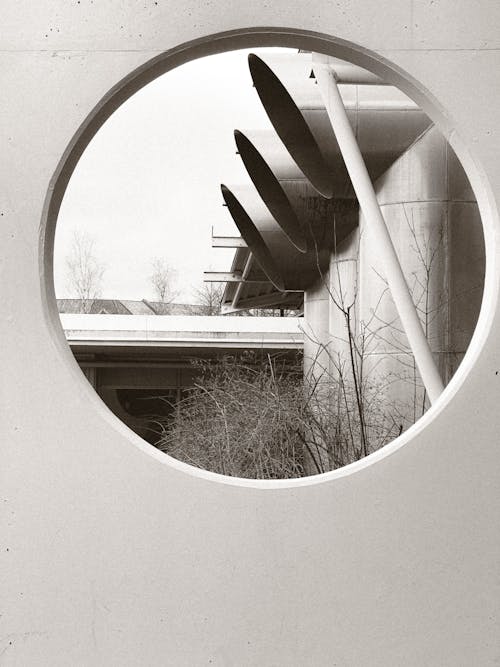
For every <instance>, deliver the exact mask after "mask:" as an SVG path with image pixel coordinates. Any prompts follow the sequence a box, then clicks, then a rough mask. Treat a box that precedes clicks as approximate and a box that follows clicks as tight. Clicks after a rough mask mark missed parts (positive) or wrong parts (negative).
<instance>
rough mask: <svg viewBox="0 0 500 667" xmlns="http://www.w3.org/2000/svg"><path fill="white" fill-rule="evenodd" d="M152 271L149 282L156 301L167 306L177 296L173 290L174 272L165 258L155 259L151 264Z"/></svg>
mask: <svg viewBox="0 0 500 667" xmlns="http://www.w3.org/2000/svg"><path fill="white" fill-rule="evenodd" d="M151 267H152V269H153V271H152V273H151V275H150V276H149V280H150V282H151V285H152V286H153V289H154V292H155V296H156V298H157V299H158V301H161V302H162V303H165V304H169V303H172V301H173V300H174V299H175V297H176V296H177V294H178V292H177V290H175V289H174V285H175V279H176V272H175V269H173V268H172V267H171V266H170V265H169V264H168V262H167V260H166V259H165V258H162V257H155V258H154V259H153V260H152V262H151Z"/></svg>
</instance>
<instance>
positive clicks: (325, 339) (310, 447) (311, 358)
mask: <svg viewBox="0 0 500 667" xmlns="http://www.w3.org/2000/svg"><path fill="white" fill-rule="evenodd" d="M329 313H330V293H329V273H328V272H326V273H325V275H324V276H323V277H322V278H320V279H319V280H317V281H316V283H314V285H313V286H312V287H310V288H309V289H307V290H306V291H305V293H304V392H305V396H306V399H307V401H308V405H309V407H310V410H311V414H312V415H313V422H314V423H313V424H312V426H311V428H310V429H308V430H307V431H308V432H307V433H305V439H306V441H307V444H306V445H305V447H306V452H305V466H306V471H307V472H308V473H309V474H311V475H313V474H315V473H318V472H326V471H327V470H330V469H331V462H330V461H329V455H328V443H327V439H326V438H325V428H326V424H325V419H326V418H327V416H328V406H329V393H330V356H331V353H332V349H331V337H330V319H329ZM314 418H315V419H314ZM316 422H317V423H316Z"/></svg>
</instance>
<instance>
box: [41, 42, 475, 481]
mask: <svg viewBox="0 0 500 667" xmlns="http://www.w3.org/2000/svg"><path fill="white" fill-rule="evenodd" d="M320 68H321V72H325V71H328V72H334V73H335V76H336V80H337V83H338V90H339V92H340V95H341V99H342V102H343V106H344V108H345V112H346V117H347V119H348V121H349V123H350V126H351V127H352V128H353V132H352V137H351V138H349V136H348V137H347V141H353V142H356V145H358V146H359V148H360V153H361V156H362V161H363V163H364V165H365V166H366V169H367V172H368V175H369V179H370V182H371V184H372V188H373V192H374V193H375V197H376V200H377V202H378V205H379V207H380V211H381V213H382V216H383V218H384V221H385V223H386V226H387V229H388V232H389V236H390V238H391V241H392V244H393V246H394V248H395V250H396V254H397V257H398V262H399V265H400V268H401V271H402V273H403V275H404V278H405V281H406V285H407V292H408V295H409V297H410V303H411V304H412V308H413V312H414V317H413V324H412V317H411V316H410V317H409V318H408V316H404V317H403V318H402V317H401V306H400V305H399V307H398V305H397V304H398V303H399V304H400V302H401V295H399V296H397V295H396V296H395V294H394V289H395V288H394V283H393V279H392V278H391V275H388V264H387V254H386V253H387V249H386V250H384V246H383V243H382V245H381V239H380V230H377V228H376V226H374V225H373V221H372V216H371V215H370V213H369V211H368V209H366V208H365V207H364V206H362V207H360V199H361V196H360V195H359V191H358V183H357V179H358V177H359V175H358V174H356V172H353V171H352V169H353V167H352V166H350V165H348V167H346V164H345V161H344V156H345V146H344V145H343V144H342V142H341V141H337V139H336V134H335V131H334V129H333V128H332V119H331V117H330V115H329V113H328V110H327V108H326V107H325V100H326V98H325V81H324V79H322V76H321V74H320ZM329 85H335V86H337V84H331V83H330V84H329ZM334 122H335V121H334ZM342 141H345V139H343V140H342ZM339 144H341V145H339ZM357 168H359V165H358V167H355V169H357ZM221 186H222V187H221ZM367 213H368V214H367ZM54 275H55V286H56V295H57V299H58V308H59V312H60V314H61V321H62V325H63V328H64V330H65V332H66V337H67V339H68V342H69V344H70V346H71V349H72V351H73V354H74V356H75V358H76V360H77V362H78V363H79V365H80V367H81V368H82V371H83V372H84V374H85V375H86V377H87V379H88V380H89V381H90V382H91V383H92V385H93V386H94V388H95V390H96V392H97V393H98V395H99V396H100V397H101V399H102V400H103V401H104V402H105V403H106V405H107V406H108V408H110V410H111V411H112V412H114V414H115V415H117V416H118V417H119V418H120V419H121V420H122V421H123V422H124V423H125V424H127V426H129V427H130V428H131V429H132V430H134V431H135V432H136V433H138V434H139V435H140V436H141V437H142V438H144V439H145V440H147V441H148V442H150V443H151V444H152V445H154V446H155V447H157V448H159V449H160V450H162V451H164V452H165V453H166V454H168V455H171V456H173V457H175V458H177V459H180V460H182V461H185V462H187V463H189V464H191V465H194V466H197V467H200V468H204V469H207V470H211V471H214V472H218V473H222V474H225V475H230V476H235V477H246V478H263V479H279V478H291V477H301V476H306V475H312V474H316V473H321V472H326V471H328V470H333V469H337V468H341V467H343V466H345V465H347V464H349V463H352V462H354V461H356V460H359V459H360V458H363V457H365V456H367V455H369V454H370V453H373V452H374V451H376V450H378V449H380V448H381V447H383V446H384V445H386V444H388V443H389V442H391V441H392V440H393V439H394V438H395V437H397V436H398V435H400V434H401V433H402V432H404V431H405V430H406V429H408V428H409V427H410V426H411V425H412V424H414V423H415V422H416V421H417V420H418V419H419V418H420V417H421V416H422V415H423V414H424V413H425V411H426V410H427V408H428V407H429V405H430V401H429V394H431V396H432V398H433V400H435V398H436V394H437V395H439V392H440V391H441V389H440V388H439V386H438V388H437V389H436V383H435V382H434V384H432V369H433V370H434V380H435V378H436V376H437V377H438V378H439V382H441V383H442V386H445V385H446V384H447V382H448V381H449V380H450V378H451V377H452V375H453V374H454V373H455V371H456V369H457V367H458V365H459V364H460V362H461V360H462V359H463V356H464V354H465V352H466V349H467V346H468V344H469V342H470V339H471V337H472V334H473V331H474V328H475V324H476V321H477V317H478V314H479V310H480V305H481V299H482V293H483V283H484V237H483V230H482V225H481V220H480V216H479V212H478V206H477V202H476V200H475V197H474V193H473V191H472V188H471V186H470V183H469V181H468V179H467V176H466V175H465V172H464V170H463V168H462V166H461V164H460V162H459V160H458V159H457V157H456V155H455V153H454V152H453V150H452V148H451V147H450V145H449V144H448V142H447V141H446V139H445V138H444V136H443V135H442V134H441V133H440V131H439V129H438V128H437V127H436V126H435V125H434V124H433V123H432V122H431V120H430V119H429V118H428V117H427V116H426V114H425V113H424V112H423V111H422V109H420V108H419V107H418V106H417V105H416V104H415V103H414V102H413V101H412V100H410V99H409V98H408V97H407V96H406V95H405V94H404V93H402V92H401V91H400V90H398V89H397V88H395V87H394V86H392V85H387V83H386V82H385V81H383V80H379V79H377V78H376V77H375V76H374V75H372V74H371V73H370V72H367V71H366V70H362V69H360V68H359V67H355V66H353V65H351V64H349V63H346V62H341V61H337V60H331V61H329V62H323V61H322V59H321V58H320V59H315V58H314V57H313V55H312V54H311V53H310V52H309V51H300V50H297V49H283V48H279V49H278V48H269V47H266V48H261V49H259V48H255V49H252V50H251V51H249V50H239V51H231V52H225V53H222V54H217V55H212V56H208V57H205V58H200V59H198V60H193V61H191V62H189V63H186V64H184V65H182V66H180V67H178V68H176V69H173V70H171V71H169V72H167V73H166V74H164V75H162V76H160V77H158V78H156V79H155V80H154V81H152V82H151V83H149V84H148V85H147V86H145V87H144V88H142V89H141V90H140V91H139V92H137V93H136V94H135V95H133V96H132V97H130V98H129V99H128V100H127V101H126V102H125V103H124V104H122V106H121V107H120V108H119V109H118V110H117V111H116V112H115V113H114V114H113V115H112V116H111V117H110V118H109V119H108V120H107V121H106V122H105V123H104V124H103V125H102V127H101V128H100V130H99V131H98V132H97V134H96V135H95V137H94V139H93V140H92V141H91V142H90V143H89V145H88V146H87V148H86V150H85V151H84V152H83V154H82V157H81V159H80V160H79V162H78V165H77V166H76V168H75V170H74V172H73V175H72V177H71V180H70V182H69V185H68V187H67V189H66V192H65V195H64V199H63V202H62V206H61V209H60V212H59V216H58V224H57V234H56V245H55V262H54ZM406 304H407V305H408V300H407V301H406ZM410 310H411V308H410ZM415 318H416V319H417V321H418V322H419V323H420V334H418V335H417V337H416V338H417V347H415ZM412 327H413V330H412ZM422 339H423V341H424V348H425V346H427V356H426V355H425V352H424V362H425V363H424V365H425V368H426V369H427V373H423V374H421V373H420V371H419V368H422ZM418 341H420V344H418ZM429 368H430V369H431V370H430V372H429ZM422 375H426V378H425V382H424V381H423V380H422ZM429 377H430V378H431V379H430V380H429ZM429 382H431V386H430V387H429V386H428V383H429ZM439 382H438V385H439ZM433 392H434V395H433Z"/></svg>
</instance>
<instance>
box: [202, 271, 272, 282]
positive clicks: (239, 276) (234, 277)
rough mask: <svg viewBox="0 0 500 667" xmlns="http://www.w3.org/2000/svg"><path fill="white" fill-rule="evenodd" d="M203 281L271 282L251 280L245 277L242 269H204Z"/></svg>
mask: <svg viewBox="0 0 500 667" xmlns="http://www.w3.org/2000/svg"><path fill="white" fill-rule="evenodd" d="M203 275H204V276H205V277H204V278H203V282H205V283H260V284H266V283H269V280H266V279H263V280H249V279H248V278H244V277H243V273H242V272H241V271H204V272H203Z"/></svg>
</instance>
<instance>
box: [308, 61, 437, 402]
mask: <svg viewBox="0 0 500 667" xmlns="http://www.w3.org/2000/svg"><path fill="white" fill-rule="evenodd" d="M313 66H314V74H315V76H316V80H317V82H318V88H319V90H320V93H321V96H322V98H323V102H324V104H325V107H326V110H327V113H328V117H329V119H330V122H331V124H332V128H333V131H334V133H335V136H336V138H337V142H338V145H339V148H340V151H341V153H342V157H343V159H344V162H345V165H346V168H347V171H348V173H349V176H350V178H351V182H352V185H353V188H354V191H355V193H356V196H357V198H358V202H359V206H360V209H361V210H362V212H363V214H364V216H365V218H366V222H367V224H368V225H370V226H371V227H372V228H373V230H374V235H375V238H376V239H377V243H378V247H379V252H380V256H381V259H382V261H383V265H384V269H385V277H386V279H387V283H388V285H389V289H390V290H391V294H392V298H393V299H394V303H395V305H396V309H397V311H398V315H399V318H400V320H401V324H402V326H403V329H404V331H405V333H406V336H407V338H408V342H409V344H410V347H411V349H412V352H413V355H414V357H415V363H416V365H417V367H418V370H419V372H420V376H421V378H422V381H423V383H424V386H425V388H426V391H427V393H428V395H429V400H430V402H431V403H434V402H435V401H436V399H437V398H438V397H439V395H440V394H441V392H442V391H443V389H444V385H443V382H442V380H441V376H440V375H439V371H438V369H437V366H436V364H435V361H434V358H433V356H432V351H431V349H430V346H429V343H428V341H427V338H426V336H425V333H424V330H423V328H422V324H421V322H420V318H419V316H418V313H417V309H416V308H415V304H414V303H413V299H412V296H411V294H410V290H409V289H408V285H407V283H406V279H405V277H404V274H403V270H402V268H401V265H400V263H399V259H398V256H397V254H396V250H395V248H394V245H393V244H392V240H391V237H390V234H389V231H388V229H387V226H386V224H385V220H384V217H383V215H382V211H381V210H380V206H379V203H378V201H377V196H376V194H375V190H374V188H373V185H372V182H371V180H370V177H369V175H368V171H367V169H366V165H365V162H364V160H363V156H362V155H361V151H360V150H359V146H358V144H357V142H356V138H355V136H354V131H353V129H352V127H351V124H350V123H349V119H348V117H347V113H346V110H345V107H344V103H343V101H342V97H341V96H340V92H339V89H338V85H337V81H336V78H335V73H334V72H333V71H332V69H331V67H330V66H329V64H328V57H327V56H322V55H319V54H313Z"/></svg>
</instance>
